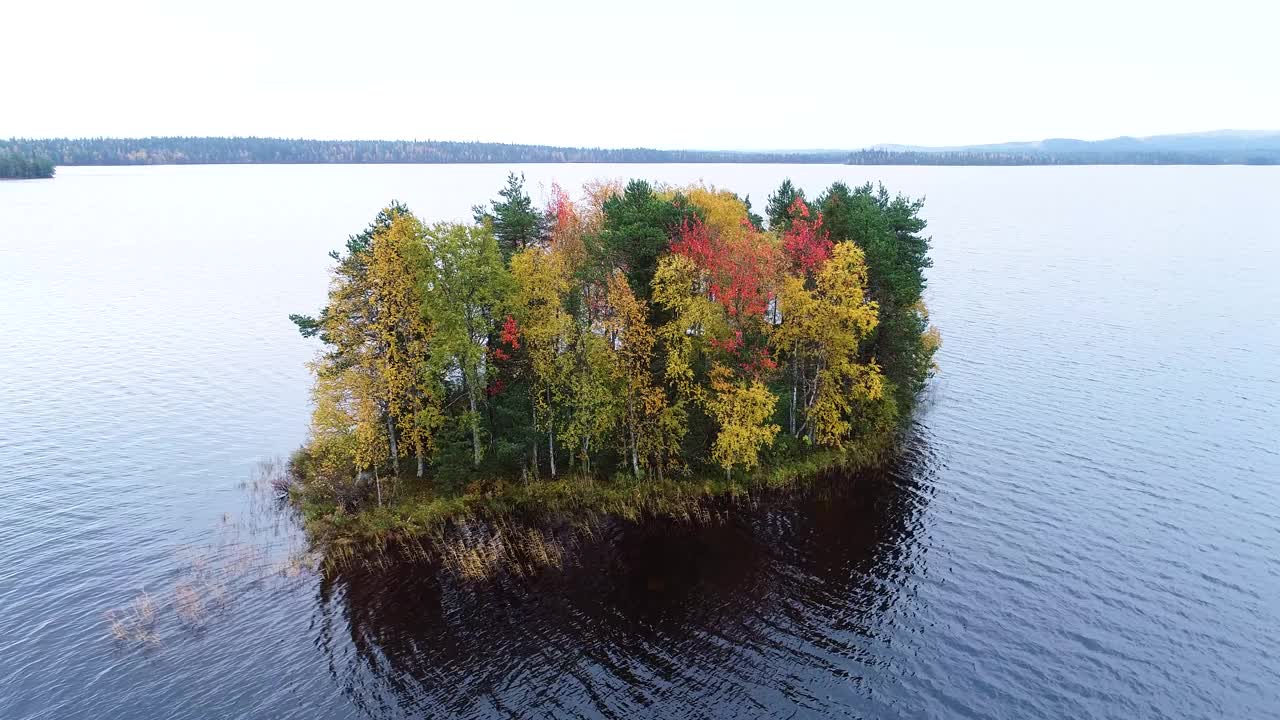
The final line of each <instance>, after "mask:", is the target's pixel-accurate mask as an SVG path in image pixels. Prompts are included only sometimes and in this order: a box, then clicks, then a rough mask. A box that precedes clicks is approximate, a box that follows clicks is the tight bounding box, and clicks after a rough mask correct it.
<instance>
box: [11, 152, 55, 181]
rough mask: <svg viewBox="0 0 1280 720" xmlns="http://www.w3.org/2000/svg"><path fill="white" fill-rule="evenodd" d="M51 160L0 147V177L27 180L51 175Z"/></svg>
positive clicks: (52, 167)
mask: <svg viewBox="0 0 1280 720" xmlns="http://www.w3.org/2000/svg"><path fill="white" fill-rule="evenodd" d="M53 170H54V166H53V161H51V160H49V159H48V158H47V157H37V156H32V155H23V154H21V153H16V152H11V151H8V150H4V149H3V148H0V179H6V180H28V179H34V178H51V177H53Z"/></svg>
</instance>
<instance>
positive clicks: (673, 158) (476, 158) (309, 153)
mask: <svg viewBox="0 0 1280 720" xmlns="http://www.w3.org/2000/svg"><path fill="white" fill-rule="evenodd" d="M0 158H3V159H5V160H4V162H7V163H8V164H7V165H0V177H50V176H52V172H53V168H52V166H53V165H206V164H254V163H263V164H272V163H274V164H329V163H353V164H359V163H503V164H511V163H770V164H784V163H794V164H804V163H807V164H849V165H1276V164H1280V149H1274V148H1265V149H1256V150H1250V149H1217V150H1210V149H1206V150H1194V151H1169V150H1127V149H1113V150H1057V151H1049V152H1046V151H1035V150H954V151H917V150H858V151H852V152H850V151H844V150H816V151H793V152H783V151H770V152H757V151H752V152H738V151H730V150H653V149H648V148H614V149H610V148H574V147H556V146H551V145H514V144H506V143H484V142H448V141H440V140H422V141H419V140H290V139H283V138H254V137H238V138H214V137H208V138H199V137H152V138H82V139H68V138H54V139H45V140H32V139H17V138H15V139H11V140H8V141H4V140H0ZM46 158H47V160H46ZM24 162H25V163H27V164H28V165H29V164H30V163H33V162H34V163H37V165H38V168H39V171H40V172H44V168H45V166H46V165H48V172H47V173H45V174H36V175H20V174H11V173H17V172H30V171H31V170H29V169H24V168H27V167H28V165H21V163H24ZM15 168H16V169H15Z"/></svg>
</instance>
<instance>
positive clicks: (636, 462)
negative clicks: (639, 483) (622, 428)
mask: <svg viewBox="0 0 1280 720" xmlns="http://www.w3.org/2000/svg"><path fill="white" fill-rule="evenodd" d="M639 454H640V453H639V450H638V448H636V433H635V431H634V430H632V431H631V474H632V475H635V476H636V479H637V480H639V479H640V458H639Z"/></svg>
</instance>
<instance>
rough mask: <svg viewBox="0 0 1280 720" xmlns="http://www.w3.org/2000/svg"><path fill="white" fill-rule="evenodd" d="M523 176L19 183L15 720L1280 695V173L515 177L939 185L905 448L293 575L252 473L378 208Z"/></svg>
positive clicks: (0, 281) (1105, 703)
mask: <svg viewBox="0 0 1280 720" xmlns="http://www.w3.org/2000/svg"><path fill="white" fill-rule="evenodd" d="M508 169H509V168H507V167H502V166H453V167H449V166H416V167H415V166H314V167H307V166H257V167H225V166H223V167H219V166H210V167H154V168H63V169H60V170H59V171H58V177H57V178H56V179H54V180H52V181H23V182H4V183H0V337H3V338H4V340H3V342H2V343H0V718H5V719H6V720H9V719H13V720H18V719H25V718H94V719H95V720H97V719H101V718H143V717H157V718H159V717H163V718H242V717H243V718H348V717H391V718H395V717H424V716H436V717H453V716H459V717H543V716H554V717H626V718H632V717H687V718H695V717H696V718H702V717H735V716H743V717H753V716H770V717H878V718H915V717H930V718H964V717H971V718H1011V719H1012V718H1062V717H1071V718H1260V717H1276V716H1277V715H1280V489H1278V486H1277V481H1278V480H1280V381H1278V380H1277V370H1280V363H1278V362H1277V357H1280V289H1278V288H1280V286H1277V284H1276V283H1277V278H1278V277H1280V213H1277V212H1276V211H1277V205H1276V199H1277V198H1280V170H1277V169H1273V168H1244V167H1204V168H1187V167H1167V168H1157V167H1115V168H1085V167H1073V168H853V167H834V166H801V167H795V166H792V167H784V166H706V165H703V166H641V165H628V166H600V165H589V166H583V165H555V166H545V165H544V166H526V167H523V168H519V169H520V170H522V171H523V172H524V173H525V174H526V175H527V176H528V178H529V180H530V182H531V183H532V184H533V185H534V187H535V188H537V187H538V186H539V184H542V186H543V187H544V188H545V187H548V186H549V183H550V182H551V181H552V180H558V181H559V182H560V183H561V184H563V185H564V186H566V187H574V186H577V185H578V184H580V182H581V181H582V180H585V179H588V178H593V177H601V176H604V177H616V176H633V175H634V176H641V177H648V178H652V179H657V180H666V181H673V182H686V181H690V180H695V179H698V178H704V179H705V180H707V181H708V182H713V183H716V184H721V185H725V186H728V187H730V188H732V189H735V190H738V191H739V192H749V193H750V195H751V198H752V199H753V200H754V201H755V203H756V207H757V209H759V208H760V207H762V206H763V204H764V199H765V197H766V195H767V194H768V192H769V190H770V189H771V188H773V187H775V186H776V185H777V183H778V182H779V181H780V180H781V178H782V177H783V176H785V175H790V176H791V177H792V178H793V179H794V180H796V181H797V183H798V184H800V185H801V186H803V187H804V188H805V189H806V190H808V191H809V192H810V194H815V193H816V192H817V191H819V190H820V188H821V187H823V186H825V185H826V184H827V183H829V182H830V181H832V180H834V179H844V180H846V181H849V182H862V181H864V180H868V179H871V180H876V179H882V180H884V181H885V182H886V183H887V184H888V185H889V186H890V188H891V189H894V190H901V191H904V192H907V193H910V194H912V195H927V196H928V204H927V206H926V212H925V214H926V216H927V217H928V218H929V220H930V231H931V233H932V234H933V236H934V241H935V247H934V251H933V257H934V260H935V267H934V268H933V270H932V271H931V272H930V274H929V280H930V289H929V293H928V298H929V302H930V306H931V307H932V310H933V316H934V319H935V321H936V322H937V324H938V325H939V326H940V327H941V328H942V331H943V337H944V345H943V349H942V351H941V353H940V355H939V358H938V360H939V363H940V364H941V366H942V375H941V376H940V377H939V378H938V379H937V380H936V381H935V382H934V384H933V387H932V389H931V392H930V395H929V398H928V401H927V402H926V407H925V408H924V410H923V412H922V413H921V415H920V418H919V422H918V427H917V428H916V430H915V432H914V435H913V438H912V440H911V442H910V444H909V447H908V450H907V452H906V453H905V455H904V457H903V458H902V459H901V461H900V462H898V463H896V464H894V465H893V466H892V467H890V468H888V469H886V470H885V471H884V472H881V473H877V474H875V475H872V476H868V477H861V478H856V479H853V478H844V479H833V480H831V481H829V482H828V483H826V484H825V487H827V488H828V489H827V490H823V491H820V492H814V493H811V494H807V495H806V496H804V497H799V498H794V499H790V500H785V501H777V502H770V503H764V504H761V505H759V506H756V507H752V508H744V509H741V510H739V511H737V512H734V513H731V514H730V515H729V516H728V517H727V519H725V520H724V521H723V522H719V523H712V524H710V525H708V526H706V527H690V526H684V525H681V526H673V525H669V524H667V523H659V522H655V523H647V524H643V525H636V524H626V523H619V524H616V525H613V526H611V527H608V528H606V529H605V530H604V531H603V532H602V533H601V537H600V538H599V541H598V542H596V543H593V544H591V545H590V546H588V547H585V548H583V549H582V550H581V551H580V552H579V553H578V554H577V555H576V557H575V562H574V563H572V564H571V565H569V566H567V567H566V568H564V569H563V570H558V571H548V572H546V573H544V574H542V575H539V576H537V577H534V578H526V579H521V580H505V581H502V582H499V583H494V584H490V585H465V584H459V583H458V582H456V581H454V580H452V579H450V578H449V577H448V576H446V575H443V574H439V573H436V572H433V571H432V570H431V568H428V567H413V568H397V569H395V570H394V571H383V572H371V571H367V572H363V573H350V574H346V575H342V576H339V577H335V578H330V579H327V580H324V579H321V578H319V577H318V576H316V575H315V574H312V573H307V572H298V570H297V567H296V565H293V564H291V563H290V561H289V560H290V558H291V557H293V555H294V554H295V553H296V552H297V551H299V550H300V549H301V548H302V544H301V541H300V538H299V537H298V534H297V530H296V527H294V526H293V525H292V523H291V522H290V521H289V519H288V518H287V517H285V516H282V515H281V514H279V513H277V512H275V511H274V509H273V508H272V507H271V506H270V503H269V502H267V501H265V500H264V498H263V497H262V494H261V493H255V492H253V491H252V488H251V487H250V488H246V487H245V484H246V483H247V482H249V481H251V480H252V478H254V477H255V472H256V471H255V468H256V466H257V464H258V462H259V461H261V460H264V459H269V458H272V457H277V456H282V455H285V454H287V453H288V452H289V451H290V450H291V449H292V448H294V447H296V446H297V445H298V443H299V442H301V440H302V439H303V436H304V433H305V428H306V422H307V414H308V398H307V389H308V377H307V373H306V370H305V368H304V367H303V363H304V362H305V361H306V360H307V359H308V358H310V357H311V356H312V354H313V353H314V352H315V351H316V348H315V346H313V345H310V344H308V343H307V342H306V341H303V340H302V339H300V338H299V337H298V336H297V333H296V332H295V331H294V329H293V327H292V325H291V324H290V323H289V321H288V320H287V319H286V315H287V314H288V313H289V312H297V311H310V310H313V309H315V308H317V307H318V306H319V305H320V303H321V302H322V301H323V298H324V294H325V289H326V275H325V271H326V268H327V265H328V260H327V258H326V255H325V254H326V252H327V251H328V250H330V249H332V248H336V247H339V246H340V245H341V243H342V241H343V240H344V238H345V236H346V234H347V233H350V232H353V231H357V230H359V229H361V228H363V227H364V225H365V224H366V223H367V222H368V220H369V219H370V218H372V216H373V215H374V213H375V212H376V211H377V209H378V208H379V207H380V205H382V204H384V203H386V202H387V201H388V200H390V199H391V198H399V199H401V200H403V201H405V202H407V203H408V204H409V206H410V207H411V208H412V209H414V210H415V211H417V212H418V213H419V214H421V215H424V216H427V217H430V218H437V219H448V218H456V219H462V218H466V217H467V216H468V215H469V208H470V206H471V205H472V204H474V203H478V202H481V201H483V200H484V199H486V198H489V197H492V196H493V195H494V194H495V193H496V191H497V189H498V188H499V187H500V186H501V184H502V182H503V178H504V176H505V174H506V172H507V170H508ZM540 193H542V191H539V190H536V189H535V193H534V194H535V195H538V194H540ZM542 194H544V195H545V193H542ZM832 488H834V489H832ZM143 592H145V593H147V596H148V597H150V598H151V605H152V613H153V617H152V620H151V622H150V628H151V632H152V633H153V637H151V638H150V640H149V641H147V642H129V641H126V642H121V641H117V640H114V639H113V638H112V637H111V634H110V629H109V623H108V622H107V620H106V619H105V617H104V613H105V612H107V611H109V610H111V609H113V608H117V609H120V608H128V607H129V606H130V604H131V603H133V602H134V600H135V598H137V597H138V596H139V594H140V593H143ZM189 593H195V595H196V597H197V598H198V602H197V606H198V607H197V609H198V612H191V609H192V605H191V604H190V602H189V598H190V597H191V595H190V594H189Z"/></svg>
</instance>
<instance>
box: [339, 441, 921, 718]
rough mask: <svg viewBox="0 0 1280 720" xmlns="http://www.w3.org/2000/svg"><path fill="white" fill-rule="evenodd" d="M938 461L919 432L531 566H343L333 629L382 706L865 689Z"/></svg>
mask: <svg viewBox="0 0 1280 720" xmlns="http://www.w3.org/2000/svg"><path fill="white" fill-rule="evenodd" d="M934 465H935V462H934V460H933V458H932V457H931V454H930V451H929V449H928V447H927V444H926V443H924V442H922V441H921V440H919V439H917V440H916V441H915V442H913V443H912V445H911V446H909V447H908V448H907V449H906V452H905V453H904V455H903V458H902V459H901V460H900V461H899V462H897V463H896V464H894V465H893V466H892V467H889V468H887V469H885V470H882V471H879V472H877V473H873V474H868V475H864V476H861V477H859V478H858V479H857V481H856V482H854V483H851V482H849V481H848V479H841V478H835V477H833V478H829V479H825V481H824V482H820V483H818V484H817V489H815V490H814V491H811V492H808V493H805V494H803V495H800V496H792V497H789V498H782V499H777V500H768V501H764V502H761V503H759V504H757V505H755V506H754V507H751V508H739V509H735V510H734V511H732V512H729V513H727V514H725V515H724V516H723V519H722V520H721V521H719V522H715V523H710V524H706V525H701V526H692V525H688V524H682V523H677V522H670V521H658V520H653V521H646V522H644V523H639V524H637V523H626V522H617V523H614V524H612V525H611V526H609V527H606V528H605V529H604V530H603V531H602V532H601V533H600V534H599V535H600V536H599V537H598V538H597V539H596V540H595V541H593V542H590V543H585V544H584V545H582V546H581V547H579V548H578V550H577V552H576V553H575V555H574V559H573V562H572V563H570V564H569V565H568V566H567V567H565V568H564V569H562V570H548V571H545V572H543V573H540V574H538V575H536V576H534V577H525V578H513V577H504V578H502V579H499V580H493V581H487V582H462V581H459V580H457V579H456V577H455V576H453V575H452V574H450V573H447V572H443V571H440V570H438V569H437V568H434V567H432V566H429V565H424V564H415V565H401V566H398V567H395V568H393V569H389V570H370V569H362V570H357V571H350V572H346V573H344V574H342V575H339V576H337V577H334V578H332V579H330V580H327V581H325V582H324V583H322V586H321V590H320V592H321V603H320V608H319V610H318V611H317V618H318V626H319V633H320V636H319V638H318V644H319V645H320V646H321V647H322V648H323V649H324V650H325V651H326V652H327V653H328V655H329V657H330V662H331V670H332V672H333V675H334V679H335V680H336V681H337V682H339V683H340V685H341V686H342V687H343V688H344V689H345V690H346V692H347V694H348V695H349V696H350V697H351V699H352V700H353V701H354V702H355V703H356V704H357V705H358V706H360V707H361V708H362V709H363V710H364V711H365V712H366V713H367V714H369V715H371V716H379V717H381V716H389V717H397V716H401V715H424V714H425V715H439V716H446V717H448V716H488V715H500V716H505V715H521V714H529V713H533V714H542V713H549V714H567V715H578V714H585V715H590V716H597V715H601V714H603V715H605V716H616V717H621V716H626V715H634V714H637V713H640V714H647V715H654V716H664V717H669V716H678V715H690V716H703V715H705V714H706V712H707V708H710V707H714V712H715V713H716V714H717V715H724V716H732V715H735V714H743V715H758V714H761V713H763V712H766V711H768V710H769V709H771V708H777V707H779V706H782V707H791V706H794V705H795V704H797V703H800V704H805V703H806V702H810V701H811V702H812V703H816V704H817V705H818V706H819V707H820V706H821V703H822V702H823V701H822V700H821V699H819V698H810V694H811V693H812V692H813V688H814V686H815V684H826V685H830V684H831V683H832V682H833V681H834V682H840V683H843V682H852V687H853V688H854V689H853V691H854V692H855V693H856V692H858V690H857V687H858V677H859V676H860V675H861V674H862V672H863V671H864V670H866V671H870V670H872V669H873V668H874V666H876V665H878V664H881V663H883V662H885V659H884V657H885V655H886V653H885V652H884V649H885V647H886V646H887V643H888V639H889V637H888V636H889V633H891V632H892V629H893V625H894V622H895V614H896V613H898V612H901V611H902V610H903V608H901V607H899V605H900V604H901V603H900V601H901V600H902V599H903V598H904V597H908V596H909V594H910V593H911V591H912V590H911V587H912V586H911V583H912V582H913V578H914V577H918V575H919V574H920V573H921V572H922V564H923V560H924V557H923V555H924V550H925V548H924V546H923V543H921V542H917V541H916V534H917V531H918V530H919V528H920V525H921V516H922V513H923V509H924V506H925V503H926V501H927V496H928V494H929V493H930V492H931V491H932V477H931V475H932V473H933V472H934ZM347 640H349V643H348V642H347ZM845 692H848V691H847V690H846V691H845ZM855 700H856V698H855ZM845 701H847V698H846V700H845ZM872 707H874V706H872Z"/></svg>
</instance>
